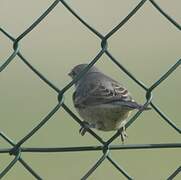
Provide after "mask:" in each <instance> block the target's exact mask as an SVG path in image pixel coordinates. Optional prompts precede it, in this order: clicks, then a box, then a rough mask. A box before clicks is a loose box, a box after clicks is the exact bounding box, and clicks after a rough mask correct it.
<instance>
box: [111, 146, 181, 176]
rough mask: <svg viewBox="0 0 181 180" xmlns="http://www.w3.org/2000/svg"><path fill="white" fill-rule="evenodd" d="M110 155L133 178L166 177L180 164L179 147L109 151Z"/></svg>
mask: <svg viewBox="0 0 181 180" xmlns="http://www.w3.org/2000/svg"><path fill="white" fill-rule="evenodd" d="M111 156H112V157H113V158H114V159H115V160H116V162H117V163H118V164H121V166H123V167H124V168H125V169H126V170H127V171H128V173H129V174H131V175H132V176H133V178H134V179H148V178H150V179H166V178H167V177H168V173H170V172H172V171H173V167H178V165H179V164H180V158H178V157H180V150H179V149H169V148H168V149H155V150H153V149H152V150H149V149H147V150H145V149H144V150H135V149H133V150H126V151H124V150H122V151H111ZM158 159H159V160H158ZM160 167H162V168H160Z"/></svg>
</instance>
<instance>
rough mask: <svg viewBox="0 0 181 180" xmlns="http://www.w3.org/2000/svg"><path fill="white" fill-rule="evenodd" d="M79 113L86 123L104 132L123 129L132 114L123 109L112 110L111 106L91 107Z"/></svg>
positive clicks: (79, 110) (80, 110) (82, 109)
mask: <svg viewBox="0 0 181 180" xmlns="http://www.w3.org/2000/svg"><path fill="white" fill-rule="evenodd" d="M77 111H78V113H79V114H80V116H81V117H82V118H83V120H84V121H86V122H88V123H89V124H90V125H93V126H95V128H96V129H98V130H102V131H112V130H117V129H119V128H121V127H123V126H124V125H125V124H126V120H127V118H128V116H129V114H130V112H131V111H130V110H127V109H126V110H125V109H122V108H121V107H117V108H115V107H114V108H110V107H109V106H104V107H100V106H89V107H87V108H81V109H77Z"/></svg>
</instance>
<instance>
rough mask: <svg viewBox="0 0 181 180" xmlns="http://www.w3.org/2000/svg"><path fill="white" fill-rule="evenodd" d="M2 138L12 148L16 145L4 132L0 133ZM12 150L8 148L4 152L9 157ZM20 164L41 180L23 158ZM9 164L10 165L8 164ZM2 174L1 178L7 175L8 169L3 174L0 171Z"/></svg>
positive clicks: (20, 159) (0, 150)
mask: <svg viewBox="0 0 181 180" xmlns="http://www.w3.org/2000/svg"><path fill="white" fill-rule="evenodd" d="M0 136H1V138H2V139H4V140H5V141H6V142H7V143H8V144H10V145H12V146H14V145H15V144H14V142H13V141H12V140H11V139H10V138H9V137H7V135H6V134H4V133H3V132H0ZM1 144H2V143H1ZM10 150H11V149H10V148H7V149H5V150H4V152H6V153H8V155H9V152H10ZM1 152H2V153H3V151H2V149H0V153H1ZM12 162H13V161H12ZM12 162H10V164H11V163H12ZM19 162H20V163H21V164H22V165H23V166H24V167H25V169H27V170H28V171H29V172H30V173H31V174H32V175H33V176H34V177H35V178H37V179H41V178H40V176H39V175H38V174H37V173H36V172H35V171H34V170H33V169H32V167H31V166H29V164H27V162H25V161H24V160H23V159H22V158H21V157H20V158H19ZM7 164H8V163H7ZM10 164H9V165H10ZM6 168H8V166H7V167H6ZM0 173H1V175H0V176H2V175H3V176H4V175H5V173H6V169H4V172H1V171H0Z"/></svg>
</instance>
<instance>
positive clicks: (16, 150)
mask: <svg viewBox="0 0 181 180" xmlns="http://www.w3.org/2000/svg"><path fill="white" fill-rule="evenodd" d="M60 3H61V4H62V6H64V7H65V8H66V9H67V10H68V11H69V12H70V13H71V14H72V15H73V16H74V17H75V18H77V20H78V21H80V22H81V23H82V24H83V25H84V26H85V27H86V28H87V29H89V30H90V32H92V33H93V34H94V35H95V36H97V38H99V39H100V40H101V44H100V47H101V50H100V51H99V53H98V54H96V55H95V58H94V59H92V60H90V63H89V65H88V66H87V67H86V68H85V69H84V70H83V71H82V72H81V73H80V74H79V75H78V76H77V77H76V78H75V79H74V80H72V81H71V82H70V83H68V84H67V85H66V86H65V87H63V88H62V89H60V88H58V87H57V86H55V85H54V84H53V83H52V82H51V81H49V80H48V79H47V78H46V77H45V76H44V75H43V74H42V73H41V72H39V71H38V70H37V69H36V68H35V67H34V66H33V65H31V63H30V62H29V61H28V60H27V59H26V58H25V57H24V56H23V54H22V53H21V52H20V46H19V42H20V41H21V40H22V39H23V38H24V37H25V36H26V35H27V34H29V33H30V32H31V31H32V30H33V29H34V28H36V27H37V26H38V25H39V23H41V21H43V20H45V19H46V17H47V15H49V14H50V13H51V12H52V11H53V9H54V8H55V7H56V6H57V5H58V4H60ZM145 3H151V5H153V7H154V8H156V10H158V12H160V14H161V15H163V16H164V17H165V18H166V19H167V20H168V21H169V22H170V23H172V24H173V26H175V27H176V28H177V29H178V30H181V26H180V24H178V23H177V22H176V21H175V20H174V19H173V18H171V17H170V16H169V15H168V14H167V13H166V12H165V11H164V10H163V9H162V8H161V7H160V6H159V5H158V4H157V3H156V2H155V1H153V0H142V1H140V2H139V3H138V5H137V6H136V7H135V8H134V9H133V10H132V11H131V12H130V13H129V14H128V15H127V16H126V17H125V18H124V19H123V20H122V21H121V22H120V23H119V24H118V25H117V26H115V27H114V28H113V29H112V30H111V31H110V32H108V33H107V34H106V35H105V36H104V35H103V34H101V33H100V32H98V31H97V30H96V29H95V28H93V27H92V26H91V25H90V24H88V23H87V22H86V21H85V20H83V18H82V17H80V16H79V15H78V14H77V13H76V12H75V11H74V10H73V9H72V8H71V7H70V6H69V5H68V4H67V2H65V1H63V0H56V1H54V2H53V3H52V4H51V5H50V6H49V7H48V8H47V10H45V12H44V13H43V14H42V15H40V16H39V17H38V18H37V20H35V21H34V22H33V23H32V24H31V25H30V26H29V27H28V28H27V29H26V30H25V31H24V32H22V33H21V34H20V35H19V36H18V37H17V38H14V37H13V36H12V35H10V34H9V33H8V32H7V31H6V30H4V29H3V28H2V27H1V28H0V32H1V33H3V34H4V35H5V36H6V37H8V38H9V39H10V40H11V41H12V47H13V51H12V53H11V55H10V56H9V57H8V58H7V59H5V60H4V61H3V63H2V64H1V65H0V72H2V71H3V70H5V69H6V68H8V65H9V64H10V63H11V62H12V61H13V60H14V58H15V57H16V56H18V57H19V58H20V60H22V62H23V63H24V64H25V65H26V66H28V67H29V68H30V69H31V70H32V71H33V72H34V73H35V74H36V75H37V76H38V77H39V78H40V79H41V80H42V81H43V82H44V83H46V84H47V85H48V86H49V87H50V88H51V89H52V90H54V91H56V92H57V98H58V104H57V105H55V106H54V107H53V108H52V109H51V110H50V112H49V113H48V114H47V115H46V116H45V117H44V118H43V119H42V120H41V122H40V123H39V124H38V125H37V126H35V127H34V128H33V129H31V130H30V132H29V133H28V134H26V135H25V136H24V137H22V138H21V139H20V140H19V141H18V142H16V143H14V142H13V141H12V140H11V139H10V138H9V137H8V136H7V135H6V134H4V133H3V132H0V137H1V138H2V139H4V140H5V141H6V142H8V143H9V144H10V145H11V146H12V148H0V153H9V154H10V155H14V156H15V157H14V159H13V160H12V161H11V162H10V163H9V164H8V165H7V166H6V167H5V168H4V169H3V170H1V172H0V178H2V177H4V176H5V175H6V174H7V173H8V172H9V171H10V169H11V168H13V166H14V164H16V162H17V161H19V162H20V163H21V164H22V165H23V167H24V168H25V169H26V170H27V171H28V172H29V173H31V174H32V176H34V178H36V179H40V180H41V179H43V178H42V177H41V176H40V175H39V174H38V173H36V172H35V171H34V170H33V169H32V167H31V166H30V165H28V163H27V162H25V161H24V160H23V159H22V157H21V154H22V153H25V152H29V153H36V152H39V153H40V152H41V153H44V152H49V153H51V152H77V151H78V152H82V151H102V152H103V155H102V156H101V157H100V159H99V160H98V161H96V163H95V164H94V165H93V166H92V167H91V168H90V169H88V171H87V172H86V173H85V175H83V176H82V178H80V179H82V180H85V179H87V178H88V177H89V176H90V175H91V174H92V173H93V172H94V171H95V170H96V169H97V168H98V167H99V166H100V165H101V164H102V163H103V162H104V160H105V159H107V160H108V161H109V162H110V163H111V164H112V165H113V167H115V168H116V169H117V170H118V171H119V172H120V173H121V174H122V175H123V176H124V177H126V178H127V179H133V177H131V176H130V175H129V173H128V172H126V171H125V170H124V169H123V168H122V167H121V166H120V165H119V164H118V163H117V162H116V161H115V160H113V158H112V157H111V155H110V153H111V151H113V150H131V149H132V150H133V149H161V148H164V149H165V148H181V143H167V144H163V143H160V144H129V145H126V144H125V145H112V142H113V141H114V140H115V139H116V138H117V137H118V136H119V134H120V132H116V133H115V134H114V135H113V136H112V137H111V138H110V139H108V140H107V141H104V140H102V138H101V137H99V136H98V135H97V134H96V133H95V132H94V131H92V130H91V129H89V128H88V129H87V131H88V133H90V134H91V135H92V136H93V137H94V138H95V139H97V141H98V142H100V143H101V145H99V146H82V147H53V148H46V147H45V148H36V147H23V144H24V143H25V142H26V141H28V139H30V138H31V137H32V136H33V135H34V134H35V133H36V132H37V131H38V130H39V129H40V128H42V127H43V126H44V124H45V123H46V122H47V121H49V120H50V119H51V117H52V116H53V115H54V114H55V113H56V112H57V111H58V110H59V109H60V108H63V109H64V110H65V111H66V112H67V113H68V114H69V115H70V116H71V117H72V118H73V120H74V121H75V122H76V123H78V124H80V125H81V126H84V124H83V122H82V121H81V120H80V119H79V118H78V117H77V116H76V115H75V114H74V113H73V112H72V111H71V109H70V108H69V107H68V106H67V105H66V104H65V103H64V93H65V92H66V91H67V90H68V89H69V88H70V87H72V86H73V85H74V84H75V82H77V81H78V80H79V79H80V78H82V77H83V76H84V74H85V73H86V72H87V71H88V70H89V69H90V68H91V67H92V66H93V65H94V64H95V63H96V62H97V61H98V60H99V59H100V57H101V56H102V55H103V54H105V55H107V56H108V58H109V59H110V60H111V61H112V62H113V63H114V64H116V65H117V66H118V67H119V68H120V70H121V71H123V72H124V73H125V74H126V75H127V76H128V77H129V78H131V79H132V80H133V81H134V82H135V83H137V84H138V85H139V86H140V87H141V88H143V90H144V91H145V97H146V101H145V105H148V104H150V105H151V106H152V108H153V109H154V110H155V112H157V113H158V115H160V117H161V118H162V119H163V120H164V121H165V122H166V123H167V124H168V125H169V126H170V127H172V128H173V129H174V130H175V131H176V132H178V133H179V134H181V129H180V128H179V127H177V126H176V124H175V123H173V122H172V121H171V120H170V119H169V118H168V117H167V116H166V115H165V114H164V113H163V111H162V110H160V108H159V107H158V106H157V105H156V104H154V103H153V102H151V100H152V92H153V91H154V89H155V88H157V87H158V86H159V85H160V84H161V83H162V82H163V81H164V80H165V79H166V78H168V77H169V76H170V75H171V74H172V73H173V72H174V71H175V70H176V69H177V68H178V67H179V66H180V65H181V59H179V60H177V61H176V62H175V63H174V64H173V65H172V66H171V67H170V68H169V69H168V71H167V72H166V73H164V74H163V75H162V76H161V77H160V78H158V80H157V81H155V83H154V84H153V85H151V86H150V87H147V86H146V85H145V84H143V83H142V82H141V81H139V80H138V79H137V78H136V77H135V76H134V75H133V74H132V73H131V72H129V71H128V70H127V69H126V68H125V67H124V66H123V65H122V64H121V63H120V61H119V60H118V59H117V58H115V57H113V55H112V53H111V52H110V51H109V50H108V48H107V45H108V40H109V38H110V37H111V36H113V35H114V34H115V33H116V32H117V31H118V30H120V29H121V27H123V26H124V25H125V24H126V23H127V22H128V21H129V19H130V18H132V16H134V15H135V14H136V13H137V12H138V10H139V9H140V8H142V7H143V5H144V4H145ZM141 113H142V111H138V112H137V113H136V114H135V115H134V116H133V117H132V118H131V119H130V120H129V121H128V123H127V124H126V128H128V127H129V126H130V125H132V124H133V122H135V121H136V120H138V117H139V116H140V114H141ZM180 172H181V166H179V167H178V168H177V169H176V170H175V171H174V172H171V173H170V176H169V177H168V178H167V179H168V180H171V179H173V178H174V177H176V176H177V175H178V174H179V173H180Z"/></svg>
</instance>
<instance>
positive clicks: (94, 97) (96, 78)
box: [69, 64, 150, 142]
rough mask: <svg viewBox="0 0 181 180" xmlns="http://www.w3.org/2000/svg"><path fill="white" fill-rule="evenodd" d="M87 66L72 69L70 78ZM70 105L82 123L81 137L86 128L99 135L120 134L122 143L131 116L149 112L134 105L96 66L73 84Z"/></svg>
mask: <svg viewBox="0 0 181 180" xmlns="http://www.w3.org/2000/svg"><path fill="white" fill-rule="evenodd" d="M86 66H87V64H79V65H77V66H75V67H74V68H73V69H72V71H71V72H70V73H69V75H70V76H71V77H72V79H74V78H75V77H76V76H77V75H78V74H79V73H80V72H81V71H82V70H83V69H84V68H85V67H86ZM73 103H74V106H75V108H76V110H77V112H78V113H79V115H80V116H81V117H82V118H83V120H84V123H85V127H82V128H81V129H80V133H81V135H84V134H85V132H86V127H89V128H96V129H98V130H102V131H113V130H120V135H121V140H122V142H124V140H125V137H127V134H126V132H125V124H126V122H127V118H128V116H129V115H130V112H131V111H133V110H135V109H138V110H140V109H141V110H147V109H150V108H149V107H144V106H143V105H140V104H138V103H136V102H135V101H134V100H133V99H132V97H131V95H130V93H129V92H128V90H127V89H126V88H124V87H123V86H122V85H121V84H120V83H118V82H117V81H115V80H114V79H112V78H110V77H109V76H107V75H105V74H103V73H102V72H101V71H100V70H99V69H98V68H96V67H95V66H92V67H91V68H90V69H89V70H88V71H87V73H86V74H84V76H83V77H82V78H81V79H80V80H78V81H77V82H76V83H75V92H74V93H73Z"/></svg>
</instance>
